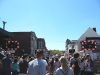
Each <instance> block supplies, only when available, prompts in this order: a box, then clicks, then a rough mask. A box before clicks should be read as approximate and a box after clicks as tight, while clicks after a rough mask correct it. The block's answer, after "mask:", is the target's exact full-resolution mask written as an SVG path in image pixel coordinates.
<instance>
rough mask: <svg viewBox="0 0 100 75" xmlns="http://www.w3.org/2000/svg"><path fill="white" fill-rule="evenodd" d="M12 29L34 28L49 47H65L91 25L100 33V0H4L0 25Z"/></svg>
mask: <svg viewBox="0 0 100 75" xmlns="http://www.w3.org/2000/svg"><path fill="white" fill-rule="evenodd" d="M3 20H4V21H7V24H6V30H7V31H10V32H19V31H34V32H35V33H36V36H37V37H39V38H44V39H45V41H46V46H47V48H48V49H60V50H65V41H66V39H67V38H68V39H70V40H77V39H79V37H80V36H81V35H82V34H83V33H84V32H85V31H86V30H87V29H88V28H89V27H91V28H92V27H96V28H97V33H98V34H100V0H0V27H2V21H3Z"/></svg>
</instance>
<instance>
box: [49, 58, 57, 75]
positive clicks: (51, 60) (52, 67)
mask: <svg viewBox="0 0 100 75" xmlns="http://www.w3.org/2000/svg"><path fill="white" fill-rule="evenodd" d="M54 68H55V65H54V58H52V59H50V60H49V62H48V75H53V73H54Z"/></svg>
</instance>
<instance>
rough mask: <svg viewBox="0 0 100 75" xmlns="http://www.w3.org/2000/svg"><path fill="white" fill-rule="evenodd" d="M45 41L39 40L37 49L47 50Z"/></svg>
mask: <svg viewBox="0 0 100 75" xmlns="http://www.w3.org/2000/svg"><path fill="white" fill-rule="evenodd" d="M45 48H46V46H45V40H44V39H43V38H38V39H37V49H45Z"/></svg>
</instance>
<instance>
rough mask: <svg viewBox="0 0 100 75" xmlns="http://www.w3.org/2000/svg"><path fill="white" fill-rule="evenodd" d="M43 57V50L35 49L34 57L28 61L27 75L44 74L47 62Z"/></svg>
mask: <svg viewBox="0 0 100 75" xmlns="http://www.w3.org/2000/svg"><path fill="white" fill-rule="evenodd" d="M42 58H43V51H42V50H37V55H36V59H34V60H32V61H30V62H29V67H28V75H45V74H46V68H47V65H48V64H47V62H46V60H44V59H42Z"/></svg>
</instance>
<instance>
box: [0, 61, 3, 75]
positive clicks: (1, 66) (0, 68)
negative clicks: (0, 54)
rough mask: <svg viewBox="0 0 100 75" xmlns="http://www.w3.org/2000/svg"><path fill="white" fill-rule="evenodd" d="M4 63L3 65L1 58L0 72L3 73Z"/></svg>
mask: <svg viewBox="0 0 100 75" xmlns="http://www.w3.org/2000/svg"><path fill="white" fill-rule="evenodd" d="M2 68H3V65H2V60H1V59H0V74H1V75H3V70H2Z"/></svg>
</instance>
